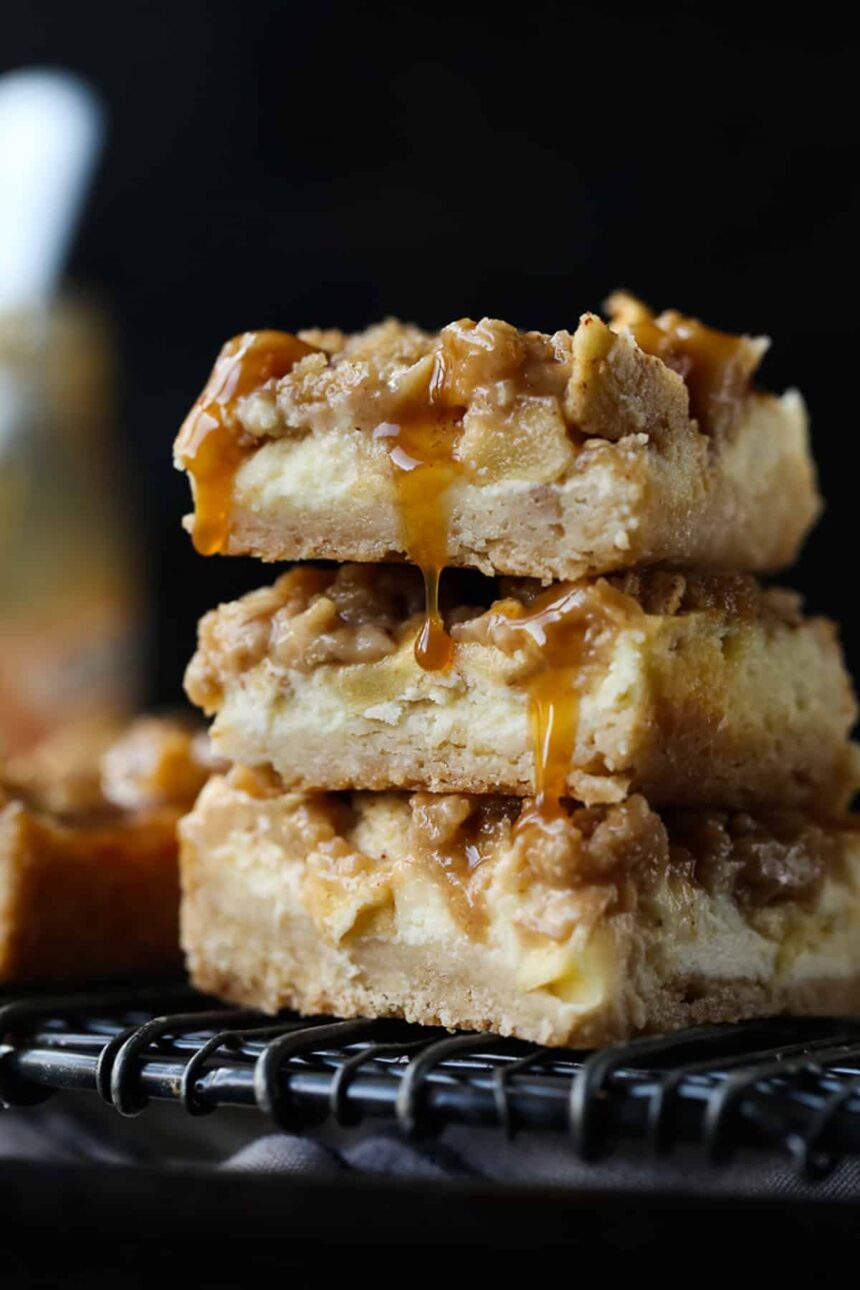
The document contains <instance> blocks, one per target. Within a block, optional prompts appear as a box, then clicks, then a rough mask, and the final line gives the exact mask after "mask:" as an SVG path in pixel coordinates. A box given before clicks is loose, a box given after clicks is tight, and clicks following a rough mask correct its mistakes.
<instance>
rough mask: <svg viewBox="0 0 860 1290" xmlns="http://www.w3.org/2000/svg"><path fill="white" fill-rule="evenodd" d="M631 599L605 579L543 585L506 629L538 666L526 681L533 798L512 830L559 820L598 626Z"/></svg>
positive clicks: (626, 610) (626, 608) (622, 615)
mask: <svg viewBox="0 0 860 1290" xmlns="http://www.w3.org/2000/svg"><path fill="white" fill-rule="evenodd" d="M632 604H635V602H634V601H632V600H631V598H630V597H629V596H627V595H625V594H624V593H623V592H620V591H618V590H617V589H616V588H615V587H613V586H611V585H610V584H609V583H607V582H601V583H598V584H597V585H596V586H594V585H592V584H589V583H572V584H571V583H567V584H563V585H562V586H561V587H560V588H559V587H550V588H549V589H548V590H547V591H545V592H543V593H541V595H539V596H538V597H537V599H536V600H535V602H534V604H533V605H532V606H531V607H530V608H529V609H528V610H527V611H526V612H524V613H523V614H522V616H514V614H512V613H511V612H510V611H509V610H507V609H506V610H505V611H503V612H505V616H506V617H507V618H509V619H510V626H511V627H513V628H514V629H515V630H516V631H518V632H522V633H524V634H525V635H526V636H527V637H528V638H529V641H530V642H531V643H533V644H534V645H537V647H538V658H539V665H538V668H537V670H536V671H535V672H533V673H532V674H531V675H530V676H529V677H528V679H527V680H526V682H525V687H526V691H527V694H528V704H529V724H530V727H531V741H532V748H533V750H534V761H535V783H534V788H535V800H534V804H533V805H532V806H531V807H529V808H527V809H526V810H524V811H523V812H522V813H521V815H520V817H519V819H518V820H517V830H518V831H522V830H523V829H525V828H527V827H528V826H530V825H537V826H546V825H551V824H552V823H553V822H554V821H556V820H560V819H564V818H566V816H567V812H566V810H565V808H564V804H563V802H562V799H563V798H564V797H566V796H567V795H568V788H567V777H568V773H569V771H570V764H571V761H572V759H573V755H574V751H575V749H576V739H577V733H578V728H579V706H580V692H581V686H582V682H583V680H584V678H585V676H586V675H587V674H588V671H589V669H590V668H591V667H592V666H593V665H594V664H595V663H597V662H598V661H599V657H600V652H601V642H602V639H603V637H604V635H605V629H606V628H608V627H610V626H611V625H612V624H613V623H615V622H620V621H623V620H624V619H626V618H629V616H630V607H631V605H632Z"/></svg>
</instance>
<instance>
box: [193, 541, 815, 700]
mask: <svg viewBox="0 0 860 1290" xmlns="http://www.w3.org/2000/svg"><path fill="white" fill-rule="evenodd" d="M450 574H451V576H450V578H449V581H448V583H447V585H446V588H445V590H446V593H447V595H446V597H445V600H446V602H447V603H443V605H442V609H441V614H442V618H443V619H444V623H445V626H446V628H447V630H448V631H449V632H450V634H451V636H452V638H453V640H454V641H455V643H456V644H468V643H473V644H480V645H490V646H493V647H494V648H497V649H499V650H500V651H501V652H503V653H504V654H506V655H508V656H510V655H513V654H516V653H522V654H523V656H524V666H525V667H526V669H527V670H529V668H530V667H531V670H533V667H534V665H535V664H536V663H537V662H539V661H540V659H541V657H542V650H543V649H544V647H543V646H542V645H541V643H540V640H539V638H538V637H539V634H537V633H534V632H529V631H524V630H523V624H524V623H525V624H526V625H528V623H530V622H533V621H534V617H535V615H536V614H537V613H538V610H539V606H540V605H541V604H543V605H549V606H552V605H554V604H560V603H561V602H562V601H563V600H564V597H565V596H568V597H570V594H571V592H576V593H577V595H578V597H579V599H580V600H581V601H582V603H583V606H584V607H585V608H586V609H588V610H589V612H592V613H593V617H594V619H595V621H596V620H597V618H598V617H600V618H601V619H602V621H603V623H604V626H605V627H607V628H612V629H615V628H620V627H621V626H623V625H625V623H629V622H632V621H635V619H636V617H637V616H638V615H639V614H641V613H643V612H644V613H646V614H651V615H666V616H681V615H684V614H692V613H705V612H707V613H715V614H720V615H721V616H724V617H725V618H727V619H729V620H732V621H740V622H744V621H747V622H749V621H752V620H755V619H757V618H761V617H771V618H773V619H774V620H777V621H780V622H784V623H787V624H789V625H797V624H799V623H800V622H801V620H802V613H801V606H802V602H801V599H800V597H799V596H797V595H796V594H795V593H794V592H791V591H786V590H783V589H781V588H769V589H764V590H763V589H762V588H761V587H759V585H758V583H757V582H756V580H755V578H753V577H752V576H751V575H749V574H741V573H737V574H735V573H713V574H702V573H679V572H671V571H668V570H660V569H656V570H650V571H645V572H642V573H628V574H622V575H619V576H617V577H610V578H605V579H604V578H601V579H596V580H593V581H589V582H583V583H569V584H567V583H560V584H556V585H555V586H553V587H551V588H549V589H547V588H545V587H542V586H541V584H540V583H539V582H537V581H536V580H533V579H527V578H499V579H492V578H484V577H482V576H480V575H478V574H474V573H470V572H468V571H461V570H451V571H450ZM458 601H459V603H455V602H458ZM423 608H424V592H423V586H422V581H421V577H420V575H419V573H418V571H417V570H415V569H413V568H411V567H410V566H408V565H360V564H347V565H341V566H339V567H338V568H336V569H334V568H329V569H322V568H316V567H314V566H311V565H300V566H297V567H296V568H294V569H292V570H290V571H289V572H288V573H285V574H283V575H282V576H281V577H280V578H279V579H278V580H277V582H276V583H274V585H273V586H271V587H264V588H261V589H260V590H258V591H252V592H250V593H248V594H247V595H245V596H243V597H242V598H241V599H239V600H236V601H233V602H232V603H230V604H226V605H221V606H220V607H219V608H218V609H216V610H213V611H212V612H210V613H209V614H207V615H205V617H204V618H203V619H202V621H201V623H200V634H199V647H198V650H197V653H196V654H195V656H194V658H193V659H192V661H191V663H190V665H189V668H188V672H187V674H186V688H187V691H188V693H189V695H190V697H191V698H192V700H193V701H194V702H195V703H196V704H198V705H199V706H200V707H202V708H203V709H204V710H205V711H213V710H214V709H215V708H216V707H217V705H218V703H219V702H220V699H221V686H222V682H223V679H224V678H226V677H229V676H236V675H239V674H241V673H244V672H247V671H250V670H251V669H252V668H253V667H255V666H256V665H257V664H258V663H260V662H262V661H263V659H268V660H269V661H270V662H271V663H272V664H273V665H274V666H276V667H281V668H284V669H288V670H289V669H295V670H296V671H301V672H311V671H313V670H314V668H316V667H320V666H322V665H324V664H331V663H340V664H343V665H350V664H356V663H375V662H378V661H379V660H381V659H383V658H386V657H388V656H389V655H390V654H393V653H395V652H396V651H397V650H398V649H399V648H400V647H401V646H402V644H403V643H404V641H406V640H411V639H413V637H415V635H416V634H417V633H418V631H419V630H420V627H421V622H422V616H423ZM529 660H531V664H529Z"/></svg>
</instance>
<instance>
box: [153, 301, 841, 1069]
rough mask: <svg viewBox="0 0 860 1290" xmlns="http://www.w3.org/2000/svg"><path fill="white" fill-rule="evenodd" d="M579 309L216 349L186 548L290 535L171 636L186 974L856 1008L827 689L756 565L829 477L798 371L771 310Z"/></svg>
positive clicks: (547, 1021) (195, 459)
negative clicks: (190, 781) (774, 363)
mask: <svg viewBox="0 0 860 1290" xmlns="http://www.w3.org/2000/svg"><path fill="white" fill-rule="evenodd" d="M608 315H609V321H608V322H604V321H602V320H601V319H600V318H599V317H597V316H596V315H594V314H585V315H584V316H583V317H582V318H581V319H580V322H579V325H578V327H577V328H576V330H575V331H573V332H568V331H558V332H556V333H555V334H553V335H545V334H542V333H540V332H520V331H517V330H516V329H515V328H513V327H511V326H509V325H508V324H506V323H502V322H498V321H494V320H489V319H485V320H483V321H482V322H479V323H477V324H476V323H474V322H471V321H468V320H465V321H460V322H456V323H453V324H452V325H451V326H448V327H445V328H444V329H443V330H442V331H441V332H439V333H436V334H430V333H427V332H425V331H422V330H419V329H418V328H416V327H413V326H405V325H402V324H400V323H397V322H394V321H388V322H385V323H383V324H381V325H379V326H375V327H372V328H370V329H369V330H368V331H365V332H362V333H360V334H357V335H344V334H342V333H341V332H338V331H309V332H302V333H300V334H299V335H298V336H293V335H288V334H286V333H280V332H255V333H246V334H245V335H242V336H240V337H237V338H236V339H234V340H232V341H230V342H229V343H228V344H227V345H226V346H225V348H224V349H223V351H222V353H221V355H220V357H219V358H218V361H217V363H216V366H215V369H214V371H213V373H212V376H211V378H210V380H209V382H208V384H207V386H206V388H205V390H204V392H203V394H202V395H201V397H200V399H199V400H198V402H197V404H196V405H195V407H194V408H193V409H192V411H191V413H190V414H189V416H188V418H187V420H186V422H185V424H184V426H183V428H182V430H181V433H180V436H179V439H178V441H177V460H178V464H179V465H180V467H181V468H183V469H184V470H186V471H187V472H188V474H189V475H190V477H191V481H192V485H193V490H194V499H195V512H194V515H193V516H192V517H191V518H190V519H189V521H188V524H189V527H190V528H191V532H192V534H193V537H194V541H195V545H196V546H197V549H198V550H199V551H200V552H202V553H204V554H211V553H213V552H216V551H220V552H224V553H226V554H236V555H241V554H246V555H247V554H250V555H253V556H257V557H259V558H260V559H262V560H264V561H269V562H278V561H298V562H299V563H294V564H291V565H290V566H289V567H288V568H287V570H286V572H284V571H283V570H279V571H278V576H277V578H276V580H275V581H274V582H273V584H272V585H270V586H266V587H265V588H263V589H262V590H259V591H254V592H252V593H251V594H249V595H247V596H245V597H244V598H242V599H241V600H238V601H236V602H235V603H232V604H227V605H222V606H220V607H219V608H218V609H216V610H214V611H213V612H212V613H210V614H208V615H207V616H206V617H205V618H204V619H203V621H202V623H201V625H200V636H199V647H198V650H197V653H196V654H195V656H194V658H193V660H192V662H191V664H190V667H189V669H188V674H187V682H186V684H187V690H188V693H189V695H190V697H191V699H192V700H193V701H194V703H196V704H197V705H198V706H199V707H201V708H202V709H203V710H204V711H205V712H206V713H208V714H209V715H214V717H215V720H214V724H213V727H212V738H213V741H214V745H215V748H216V751H217V752H218V753H219V754H220V755H221V756H223V757H224V758H226V759H227V761H228V762H229V764H230V765H231V766H232V769H230V770H229V771H228V773H226V774H223V775H216V776H214V777H213V778H211V779H210V780H209V782H208V784H207V785H206V787H205V788H204V789H203V791H202V794H201V795H200V797H199V799H198V801H197V804H196V806H195V807H194V809H193V810H192V812H191V813H190V815H188V816H186V818H185V820H184V821H183V823H182V825H181V867H182V883H183V907H182V935H183V943H184V948H185V951H186V954H187V956H188V961H189V964H190V970H191V973H192V976H193V979H194V981H195V982H196V983H197V984H198V985H199V986H200V987H202V988H203V989H204V990H207V991H210V992H213V993H215V994H219V995H223V996H224V997H226V998H228V999H231V1000H235V1001H237V1002H240V1003H243V1004H249V1005H253V1006H258V1007H260V1008H263V1009H265V1010H267V1011H275V1010H277V1009H279V1008H282V1007H285V1006H289V1007H293V1008H297V1009H299V1010H301V1011H302V1012H307V1013H333V1014H337V1015H340V1016H345V1017H351V1016H368V1017H373V1016H384V1015H395V1016H403V1017H406V1018H408V1019H410V1020H415V1021H421V1022H427V1023H438V1024H441V1025H444V1026H448V1027H463V1028H469V1029H477V1030H491V1031H496V1032H499V1033H501V1034H505V1035H516V1036H519V1037H521V1038H524V1039H530V1040H535V1041H538V1042H541V1043H547V1044H571V1043H573V1044H583V1045H590V1044H596V1043H604V1042H607V1041H610V1040H612V1039H616V1038H621V1037H624V1036H627V1035H630V1034H632V1033H634V1032H636V1031H639V1030H643V1029H646V1030H660V1029H670V1028H673V1027H678V1026H685V1025H688V1024H691V1023H696V1022H703V1021H719V1020H732V1019H737V1018H741V1017H749V1016H757V1015H763V1014H769V1013H776V1012H783V1011H792V1012H798V1013H838V1012H850V1011H854V1010H858V1009H860V837H858V832H857V823H856V820H854V819H852V817H851V816H850V815H849V814H848V808H849V803H850V799H851V796H852V794H853V791H854V788H855V784H856V782H857V765H856V759H855V755H854V749H853V747H852V745H851V743H850V742H849V733H850V729H851V726H852V724H853V721H854V718H855V706H854V698H853V694H852V689H851V684H850V681H849V678H848V676H847V675H846V672H845V668H844V665H843V661H842V657H841V654H840V648H839V643H838V639H837V636H836V632H835V630H834V627H833V625H832V624H831V623H829V622H827V621H825V620H823V619H811V618H805V617H804V616H803V613H802V608H801V604H800V601H799V599H798V597H797V596H796V595H795V594H793V593H792V592H790V591H786V590H784V589H781V588H778V587H773V586H764V585H762V583H761V582H760V581H759V580H757V577H756V575H762V574H769V573H772V572H774V571H776V570H779V569H781V568H783V567H784V566H785V565H787V564H788V563H790V562H791V560H792V559H793V558H794V557H795V556H796V554H797V552H798V548H799V546H800V544H801V542H802V540H803V538H804V537H805V535H806V534H807V532H808V530H809V528H810V526H811V524H812V522H813V521H814V519H815V518H816V515H817V512H818V509H819V499H818V496H817V492H816V484H815V474H814V469H813V465H812V462H811V459H810V455H809V449H808V442H807V427H806V415H805V410H804V405H803V402H802V400H801V398H800V396H799V395H798V394H797V393H796V392H789V393H787V394H785V395H783V396H782V397H781V398H778V397H775V396H773V395H770V394H766V393H762V392H760V391H759V390H758V389H757V388H756V387H755V385H754V383H753V378H754V374H755V371H756V369H757V367H758V364H759V362H760V360H761V357H762V354H763V352H764V350H765V348H766V344H765V342H763V341H762V340H759V339H752V338H749V337H735V336H729V335H726V334H723V333H720V332H716V331H713V330H711V329H709V328H706V327H704V326H703V325H701V324H700V323H698V322H696V321H694V320H692V319H689V318H685V317H682V316H681V315H679V314H677V313H673V312H669V313H664V314H662V315H660V316H655V315H654V314H653V313H651V312H650V311H649V310H648V309H646V308H645V306H643V305H642V304H640V303H639V302H638V301H636V300H634V299H632V298H631V297H629V296H617V297H614V298H613V299H612V300H611V301H610V302H609V306H608ZM303 562H304V563H303Z"/></svg>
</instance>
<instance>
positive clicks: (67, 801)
mask: <svg viewBox="0 0 860 1290" xmlns="http://www.w3.org/2000/svg"><path fill="white" fill-rule="evenodd" d="M211 769H212V763H211V759H210V754H209V746H208V739H207V737H206V735H205V733H204V732H202V731H200V730H198V729H196V728H194V727H192V726H189V725H188V724H187V723H185V722H182V721H178V720H172V719H167V718H155V717H143V718H140V719H138V720H137V721H135V722H133V723H132V724H131V725H130V726H129V727H127V728H125V729H123V728H121V727H119V726H117V725H116V724H115V723H113V722H110V721H108V720H98V721H92V722H87V723H77V724H74V725H72V726H70V727H67V728H66V729H64V730H61V731H59V732H58V733H57V734H55V735H54V736H52V737H51V738H50V739H49V740H46V741H44V742H43V743H41V744H39V745H38V746H37V747H35V748H34V749H32V751H30V752H29V753H27V754H22V755H20V756H18V757H14V758H10V759H8V760H7V761H6V763H5V764H3V765H0V983H11V982H15V983H22V982H25V983H29V982H65V981H75V982H85V981H91V980H93V981H94V980H98V979H106V978H110V977H122V976H128V975H131V974H134V973H147V974H151V975H157V974H162V973H168V972H171V971H175V970H177V969H178V967H179V964H180V956H179V937H178V907H179V882H178V871H177V836H176V826H177V822H178V820H179V818H180V816H181V815H182V814H183V813H184V812H185V811H187V810H188V809H189V807H190V806H191V804H192V803H193V801H194V799H195V797H196V796H197V794H198V792H199V790H200V788H201V787H202V785H203V784H204V783H205V781H206V779H207V777H208V775H209V773H210V770H211Z"/></svg>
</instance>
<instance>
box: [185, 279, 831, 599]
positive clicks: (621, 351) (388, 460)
mask: <svg viewBox="0 0 860 1290" xmlns="http://www.w3.org/2000/svg"><path fill="white" fill-rule="evenodd" d="M608 310H609V322H608V323H604V322H603V321H601V319H600V318H598V317H597V316H596V315H595V314H591V313H586V314H583V316H582V317H581V319H580V321H579V325H578V326H577V328H576V330H575V331H573V332H569V331H558V332H555V333H554V334H553V335H551V336H550V335H545V334H543V333H541V332H536V331H530V332H521V331H517V330H516V328H514V327H512V326H510V325H509V324H508V323H504V322H499V321H497V320H493V319H487V318H485V319H483V320H482V321H481V322H478V323H475V322H472V321H470V320H468V319H465V320H461V321H459V322H454V323H451V324H450V325H449V326H447V327H444V328H443V329H442V330H441V331H440V332H438V333H430V332H426V331H422V330H420V329H419V328H417V327H414V326H411V325H406V324H402V323H399V322H395V321H388V322H384V323H381V324H379V325H378V326H374V327H371V328H369V329H368V330H367V331H364V332H360V333H358V334H356V335H352V336H347V335H344V334H343V333H341V332H339V331H305V332H300V333H299V334H298V335H297V336H293V335H290V334H288V333H283V332H273V331H262V332H247V333H245V334H244V335H241V336H238V337H236V338H234V339H233V340H231V341H229V342H228V343H227V345H225V347H224V349H223V350H222V351H221V354H220V356H219V358H218V360H217V362H216V365H215V368H214V370H213V373H212V375H211V377H210V379H209V381H208V383H207V385H206V388H205V389H204V391H203V393H202V394H201V396H200V398H199V399H198V401H197V403H196V404H195V406H194V408H193V409H192V410H191V412H190V413H189V415H188V417H187V418H186V420H185V423H184V424H183V426H182V429H181V431H180V433H179V437H178V439H177V442H176V462H177V465H178V466H179V468H180V469H182V470H185V471H187V472H188V474H189V476H190V477H191V482H192V488H193V492H194V500H195V511H194V514H193V516H191V517H189V519H188V520H187V525H188V527H189V528H190V529H191V531H192V534H193V537H194V541H195V545H196V546H197V549H198V550H199V551H201V552H202V553H204V554H212V553H215V552H217V551H222V552H225V553H227V554H235V555H243V554H249V555H254V556H258V557H260V558H261V559H263V560H268V561H279V560H304V559H333V560H337V561H341V562H343V561H362V562H363V561H391V560H398V559H408V560H410V561H412V562H413V563H415V564H417V565H419V566H420V567H422V568H423V569H424V571H425V574H426V573H428V572H429V573H431V574H438V570H440V569H441V568H442V567H444V566H445V565H462V566H471V567H475V568H477V569H480V570H482V571H483V572H484V573H488V574H493V573H501V574H516V575H523V576H528V577H535V578H540V579H542V580H543V581H549V580H552V579H574V578H579V577H581V576H583V575H585V574H600V573H608V572H611V571H613V570H616V569H621V568H627V567H630V566H632V565H643V564H653V563H657V562H671V563H672V564H673V565H675V566H681V567H684V566H697V567H706V568H707V567H720V568H736V569H744V570H750V571H770V570H776V569H779V568H781V567H783V566H785V565H787V564H788V563H790V562H791V561H792V560H793V559H794V557H795V556H796V554H797V551H798V548H799V546H800V544H801V542H802V540H803V538H804V536H805V535H806V533H807V532H808V530H809V527H810V525H811V524H812V522H813V521H814V519H815V517H816V515H817V513H818V509H819V498H818V494H817V490H816V483H815V474H814V468H813V465H812V461H811V459H810V454H809V449H808V437H807V419H806V412H805V409H804V404H803V401H802V399H801V397H800V395H799V394H798V393H797V392H796V391H790V392H789V393H787V394H784V395H783V396H782V397H781V398H780V397H776V396H774V395H771V394H766V393H762V392H760V391H759V390H757V389H756V388H754V386H753V377H754V374H755V371H756V369H757V367H758V365H759V362H760V360H761V358H762V355H763V353H764V351H765V349H766V348H767V342H766V341H765V340H763V339H754V338H750V337H745V336H740V337H736V336H729V335H726V334H724V333H721V332H717V331H713V330H712V329H710V328H708V327H705V326H703V325H702V324H701V323H699V322H696V321H695V320H693V319H689V318H684V317H682V316H681V315H680V314H678V313H676V312H671V311H670V312H666V313H663V314H660V315H659V316H656V315H654V314H653V313H651V312H650V310H648V309H647V308H646V307H645V306H644V305H642V304H640V303H639V302H638V301H636V300H634V299H633V298H632V297H629V296H624V295H616V296H614V297H613V298H612V299H611V300H610V302H609V305H608Z"/></svg>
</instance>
